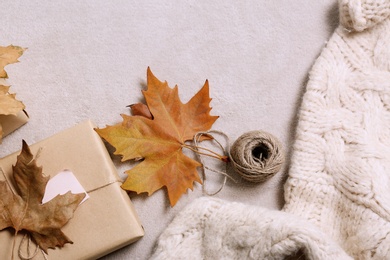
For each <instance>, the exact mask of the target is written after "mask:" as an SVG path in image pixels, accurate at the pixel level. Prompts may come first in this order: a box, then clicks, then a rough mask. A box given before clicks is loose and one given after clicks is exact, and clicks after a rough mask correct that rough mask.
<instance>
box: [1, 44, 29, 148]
mask: <svg viewBox="0 0 390 260" xmlns="http://www.w3.org/2000/svg"><path fill="white" fill-rule="evenodd" d="M23 52H24V49H23V48H21V47H18V46H13V45H10V46H8V47H1V46H0V79H2V81H1V82H0V115H16V114H17V113H18V112H20V111H22V110H23V109H25V106H24V104H23V103H22V102H21V101H18V100H16V98H15V94H10V93H9V92H8V91H9V86H5V85H4V84H3V83H5V80H4V79H5V78H8V75H7V72H6V71H5V70H4V67H5V66H6V65H8V64H11V63H15V62H18V58H19V57H20V56H21V55H22V54H23ZM2 136H3V131H2V126H1V124H0V142H1V138H2Z"/></svg>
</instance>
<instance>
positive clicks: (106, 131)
mask: <svg viewBox="0 0 390 260" xmlns="http://www.w3.org/2000/svg"><path fill="white" fill-rule="evenodd" d="M142 92H143V95H144V97H145V100H146V103H147V106H148V108H149V111H150V113H151V114H152V116H153V119H150V118H147V117H146V116H144V114H143V113H141V115H135V116H127V115H122V117H123V122H122V123H120V124H117V125H114V126H107V127H106V128H103V129H96V131H97V133H98V134H99V135H100V136H101V137H102V138H104V139H105V140H106V141H107V142H109V143H110V144H111V145H112V146H114V147H115V149H116V151H115V154H119V155H122V161H126V160H130V159H139V158H143V159H144V160H143V161H142V162H141V163H139V164H138V165H136V166H135V167H134V168H132V169H130V170H128V171H126V173H127V175H128V177H127V179H126V181H125V183H124V184H123V185H122V188H124V189H126V190H130V191H135V192H137V193H142V192H147V193H148V194H149V195H151V194H152V193H154V192H155V191H156V190H158V189H160V188H162V187H166V189H167V191H168V196H169V201H170V204H171V206H174V205H175V204H176V202H177V201H178V200H179V198H180V197H181V195H182V194H183V193H185V192H186V190H187V189H188V188H190V189H192V188H193V183H194V182H195V181H197V182H199V183H202V181H201V179H200V178H199V174H198V172H197V167H199V166H201V164H200V163H199V162H197V161H195V160H193V159H191V158H189V157H188V156H186V155H184V154H183V152H182V148H183V147H188V146H187V145H186V144H185V142H186V141H188V140H192V138H193V136H194V135H195V134H196V133H197V132H200V131H207V130H208V129H210V128H211V126H212V125H213V123H214V122H215V120H217V118H218V117H217V116H211V115H210V110H211V108H210V106H209V103H210V101H211V98H210V97H209V85H208V81H206V83H205V84H204V86H203V87H202V88H201V90H200V91H199V92H198V93H197V94H195V96H193V97H192V98H191V100H190V101H188V103H186V104H183V103H182V102H181V101H180V98H179V95H178V87H177V86H175V87H174V88H173V89H171V88H170V87H169V86H168V83H167V82H161V81H159V80H158V79H157V78H156V77H155V76H154V75H153V74H152V72H151V71H150V69H149V68H148V70H147V90H146V91H142Z"/></svg>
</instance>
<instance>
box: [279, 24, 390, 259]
mask: <svg viewBox="0 0 390 260" xmlns="http://www.w3.org/2000/svg"><path fill="white" fill-rule="evenodd" d="M389 61H390V19H386V20H384V21H383V22H382V23H380V24H377V26H375V27H373V28H371V29H369V30H365V31H363V32H361V33H349V32H347V31H345V30H343V29H342V28H339V29H337V30H336V32H335V33H334V35H333V36H332V38H331V39H330V40H329V43H328V44H327V46H326V48H325V49H324V50H323V51H322V53H321V56H320V57H319V58H318V60H317V61H316V63H315V65H314V67H313V68H312V71H311V73H310V81H309V83H308V86H307V90H306V93H305V96H304V99H303V103H302V106H301V110H300V117H299V124H298V128H297V136H296V141H295V145H294V153H293V157H292V164H291V168H290V172H289V179H288V181H287V183H286V185H285V199H286V205H285V208H284V210H285V211H287V212H290V213H292V214H295V215H297V216H301V217H304V218H305V219H309V220H310V221H311V222H313V223H314V224H316V225H317V226H319V227H320V228H321V229H322V230H323V231H325V232H326V233H327V234H329V235H331V236H332V237H333V238H334V239H335V240H336V241H337V242H338V243H339V244H340V245H341V246H342V247H343V248H344V249H345V250H346V251H347V252H348V253H349V254H350V255H351V256H353V257H354V258H356V259H369V258H375V259H385V258H386V257H387V258H388V257H390V96H389V94H390V92H389V91H390V72H389V69H390V67H389Z"/></svg>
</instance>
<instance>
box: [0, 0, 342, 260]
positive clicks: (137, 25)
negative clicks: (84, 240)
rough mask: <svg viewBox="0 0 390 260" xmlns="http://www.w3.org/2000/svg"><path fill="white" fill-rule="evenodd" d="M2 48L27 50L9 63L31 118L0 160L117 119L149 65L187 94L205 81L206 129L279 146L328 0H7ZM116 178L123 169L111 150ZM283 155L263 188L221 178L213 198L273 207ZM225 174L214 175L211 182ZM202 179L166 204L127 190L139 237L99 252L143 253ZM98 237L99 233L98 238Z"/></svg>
mask: <svg viewBox="0 0 390 260" xmlns="http://www.w3.org/2000/svg"><path fill="white" fill-rule="evenodd" d="M0 16H1V21H2V23H1V24H2V25H1V26H0V45H2V46H7V45H9V44H14V45H19V46H23V47H27V48H28V50H27V51H26V52H25V54H24V55H23V56H22V57H21V58H20V61H21V62H20V63H18V64H15V65H10V66H8V67H7V72H8V74H9V77H10V79H9V81H8V82H9V83H10V84H11V85H12V87H11V91H13V92H16V93H17V98H18V99H20V100H22V101H23V102H24V103H25V104H26V106H27V111H28V113H29V114H30V117H31V119H30V121H29V123H28V124H27V125H25V126H23V127H22V128H20V129H19V130H17V131H16V132H14V133H12V134H11V135H9V136H7V137H6V138H5V139H4V140H3V143H2V144H1V149H0V157H3V156H5V155H7V154H9V153H11V152H14V151H17V150H19V149H20V144H21V139H25V140H26V141H27V142H28V143H34V142H37V141H39V140H41V139H43V138H46V137H48V136H51V135H53V134H55V133H56V132H58V131H61V130H64V129H66V128H68V127H71V126H73V125H75V124H77V123H79V122H81V121H84V120H85V119H88V118H89V119H91V120H93V121H94V122H95V123H96V124H97V125H98V126H99V127H104V126H105V125H106V124H115V123H118V122H120V121H121V118H120V116H119V114H120V113H128V109H127V108H126V106H127V105H129V104H132V103H136V102H139V101H140V100H142V95H141V92H140V90H141V89H143V87H144V85H145V84H146V68H147V67H148V66H150V67H151V69H152V71H153V73H154V74H155V75H156V76H157V77H158V78H159V79H160V80H167V81H168V83H169V84H170V86H172V87H173V86H174V85H175V84H177V85H178V86H179V95H180V97H181V99H182V101H183V102H186V101H188V100H189V99H190V98H191V97H192V96H193V95H194V94H195V93H196V92H197V91H198V90H199V89H200V88H201V86H202V85H203V83H204V81H205V80H206V79H208V80H209V83H210V96H211V97H212V98H213V100H212V102H211V106H212V107H213V110H212V112H211V113H212V115H219V116H220V118H219V119H218V120H217V122H216V123H215V124H214V127H213V129H217V130H222V131H224V132H225V133H226V134H227V135H228V136H229V138H230V140H231V141H234V140H235V139H236V138H237V137H239V136H240V135H241V134H243V133H244V132H247V131H250V130H265V131H268V132H270V133H272V134H273V135H275V136H276V137H278V138H279V139H280V140H281V141H282V143H283V144H284V146H285V148H286V152H287V158H288V155H289V150H290V147H291V144H292V141H293V136H294V127H295V120H296V113H297V111H298V109H299V104H300V98H301V96H302V93H303V91H304V85H305V81H306V79H307V75H308V72H309V70H310V67H311V65H312V64H313V63H314V61H315V59H316V57H317V56H318V55H319V53H320V51H321V49H322V47H323V46H324V44H325V42H326V40H327V39H328V38H329V36H330V35H331V33H332V31H333V29H334V28H335V26H336V24H337V22H338V19H337V16H338V14H337V6H336V0H329V1H303V0H298V1H265V0H261V1H252V0H250V1H243V2H237V1H230V0H229V1H222V0H218V1H205V0H200V1H195V0H193V1H178V0H176V1H169V2H168V1H165V3H163V2H162V1H150V0H146V1H100V0H99V1H75V0H74V1H57V0H56V1H44V2H43V1H35V0H34V1H15V0H12V1H11V0H6V1H4V2H3V4H2V8H1V10H0ZM113 160H114V162H115V164H116V166H117V168H118V172H119V174H121V175H122V176H123V177H125V175H124V174H123V172H124V171H125V170H126V169H128V168H129V167H130V166H131V165H130V164H129V163H124V164H121V163H120V162H119V158H118V157H116V156H113ZM287 168H288V162H287V164H286V165H285V167H284V170H283V171H281V172H280V173H279V174H278V175H277V176H275V177H274V178H272V179H271V180H270V181H268V182H266V183H265V184H262V185H247V184H244V183H241V184H234V183H232V182H228V183H227V185H226V187H225V188H224V189H223V190H222V191H221V192H220V193H219V194H218V195H217V197H220V198H224V199H227V200H232V201H241V202H245V203H248V204H252V205H259V206H264V207H268V208H273V209H277V208H280V207H281V206H282V204H283V199H282V198H283V194H282V181H283V180H284V177H285V174H286V172H287V170H286V169H287ZM220 182H221V179H220V178H219V177H218V176H213V177H211V179H210V181H209V182H208V188H210V189H213V188H216V187H218V185H219V184H220ZM201 195H202V193H201V186H200V185H195V188H194V191H189V192H188V193H187V194H186V195H184V196H183V197H182V198H181V199H180V201H179V202H178V204H177V205H176V206H175V207H174V208H170V206H169V203H168V199H167V196H166V192H165V191H164V190H160V191H158V192H156V193H155V194H153V195H152V196H151V197H147V196H146V195H138V196H136V195H134V194H131V198H132V201H133V203H134V205H135V208H136V210H137V212H138V215H139V217H140V219H141V221H142V224H143V226H144V228H145V232H146V235H145V237H144V238H143V239H142V240H140V241H138V242H136V243H135V244H133V245H130V246H128V247H126V248H123V249H121V250H119V251H117V252H115V253H112V254H110V255H108V256H106V257H105V258H104V259H147V258H148V256H149V254H150V253H151V250H152V248H153V245H154V244H155V242H156V240H157V238H158V236H159V234H160V233H161V232H162V230H163V229H164V227H166V225H167V224H168V223H169V222H170V221H171V220H172V219H173V217H174V216H175V215H176V214H177V213H178V212H180V210H181V209H182V208H183V207H184V206H185V205H186V204H188V203H189V202H191V201H192V200H193V199H194V198H196V197H199V196H201ZM102 235H104V234H102Z"/></svg>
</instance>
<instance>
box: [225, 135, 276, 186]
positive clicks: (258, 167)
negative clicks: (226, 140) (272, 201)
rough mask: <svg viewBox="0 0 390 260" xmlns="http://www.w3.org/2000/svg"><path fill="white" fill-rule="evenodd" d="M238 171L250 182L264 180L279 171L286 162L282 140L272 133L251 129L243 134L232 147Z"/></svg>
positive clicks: (233, 160) (232, 157) (233, 158)
mask: <svg viewBox="0 0 390 260" xmlns="http://www.w3.org/2000/svg"><path fill="white" fill-rule="evenodd" d="M229 155H230V160H231V162H232V164H233V167H234V169H235V170H236V171H237V173H238V174H239V175H240V176H241V177H242V178H243V179H245V180H247V181H250V182H257V183H259V182H264V181H266V180H268V179H269V178H271V177H272V176H274V175H275V174H276V173H278V172H279V170H280V168H281V167H282V165H283V163H284V153H283V149H282V144H281V143H280V141H279V140H278V139H277V138H276V137H275V136H273V135H272V134H270V133H267V132H263V131H251V132H248V133H245V134H243V135H241V136H240V137H239V138H238V139H237V140H236V141H235V142H234V143H233V145H232V147H231V149H230V154H229Z"/></svg>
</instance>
